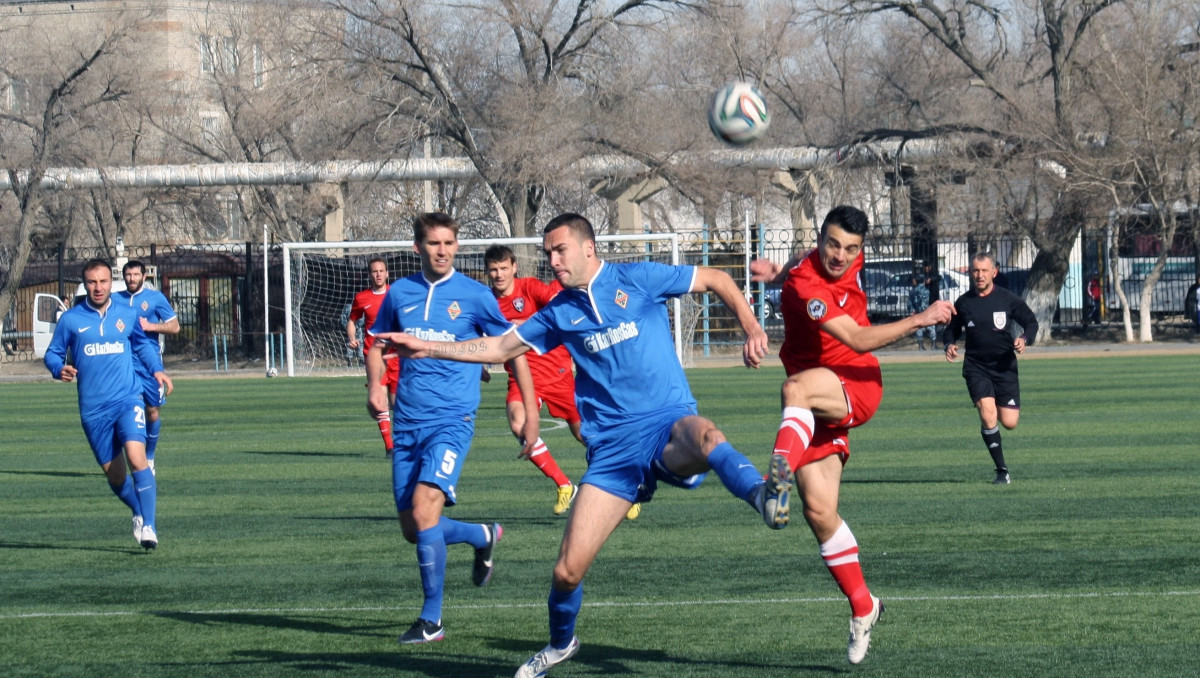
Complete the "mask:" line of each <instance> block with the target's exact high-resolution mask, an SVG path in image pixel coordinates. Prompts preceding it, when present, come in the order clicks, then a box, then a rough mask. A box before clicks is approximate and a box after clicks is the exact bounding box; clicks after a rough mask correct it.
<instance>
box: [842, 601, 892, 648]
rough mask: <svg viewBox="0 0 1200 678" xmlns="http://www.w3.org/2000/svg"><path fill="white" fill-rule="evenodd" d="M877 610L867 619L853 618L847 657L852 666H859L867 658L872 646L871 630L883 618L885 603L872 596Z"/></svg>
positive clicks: (872, 611) (866, 617)
mask: <svg viewBox="0 0 1200 678" xmlns="http://www.w3.org/2000/svg"><path fill="white" fill-rule="evenodd" d="M871 602H872V603H873V604H874V605H875V609H873V610H871V614H868V615H867V616H865V617H851V619H850V643H849V645H847V647H846V657H847V658H848V659H849V660H850V663H851V664H857V663H859V662H861V661H862V660H863V658H864V657H866V656H867V648H868V647H869V646H870V645H871V629H873V628H875V624H876V622H878V621H879V618H880V617H882V616H883V601H882V600H880V599H878V598H876V597H875V596H871Z"/></svg>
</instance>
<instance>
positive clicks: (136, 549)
mask: <svg viewBox="0 0 1200 678" xmlns="http://www.w3.org/2000/svg"><path fill="white" fill-rule="evenodd" d="M0 549H32V550H42V551H95V552H99V553H128V554H131V555H143V554H144V553H147V551H146V550H145V549H143V548H142V547H140V546H137V545H134V546H131V547H129V548H122V547H120V546H71V545H68V544H35V543H33V542H27V541H0Z"/></svg>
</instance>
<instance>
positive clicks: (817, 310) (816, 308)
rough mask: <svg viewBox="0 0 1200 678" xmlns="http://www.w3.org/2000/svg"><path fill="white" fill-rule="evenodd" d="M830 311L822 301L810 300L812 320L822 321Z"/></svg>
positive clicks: (809, 314)
mask: <svg viewBox="0 0 1200 678" xmlns="http://www.w3.org/2000/svg"><path fill="white" fill-rule="evenodd" d="M828 310H829V309H828V308H826V307H825V302H823V301H821V300H820V299H809V300H808V317H810V318H812V319H813V320H820V319H821V318H824V317H825V313H826V312H827V311H828Z"/></svg>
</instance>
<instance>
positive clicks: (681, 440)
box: [660, 416, 792, 530]
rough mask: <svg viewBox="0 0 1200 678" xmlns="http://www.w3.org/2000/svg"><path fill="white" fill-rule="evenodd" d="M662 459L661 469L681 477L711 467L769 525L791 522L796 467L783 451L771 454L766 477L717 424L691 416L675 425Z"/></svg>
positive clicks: (780, 527)
mask: <svg viewBox="0 0 1200 678" xmlns="http://www.w3.org/2000/svg"><path fill="white" fill-rule="evenodd" d="M661 463H662V466H663V467H664V468H663V469H660V471H662V470H665V471H668V472H669V473H670V474H673V475H675V476H677V477H679V478H680V479H684V478H688V477H689V476H695V475H698V474H704V473H706V472H707V471H708V470H709V469H711V470H713V471H715V472H716V474H717V477H718V478H720V479H721V483H722V484H723V485H725V488H726V489H728V490H729V492H730V493H731V494H733V496H735V497H737V498H739V499H741V500H743V501H745V502H746V503H748V504H750V506H752V507H754V509H755V510H756V511H758V512H759V514H760V515H761V516H762V518H763V521H764V522H765V523H766V524H767V526H768V527H770V528H772V529H776V530H778V529H782V528H783V527H786V526H787V522H788V494H789V492H790V490H791V480H792V471H791V468H790V467H789V466H788V462H787V459H786V458H784V457H783V456H782V455H772V456H771V462H770V468H769V469H768V472H767V473H766V474H765V479H764V474H763V473H761V472H759V471H758V470H757V469H756V468H755V466H754V464H753V463H752V462H751V461H750V460H749V459H747V458H746V455H744V454H742V453H741V452H738V451H737V449H735V448H734V447H733V445H731V444H729V442H728V441H726V440H725V434H724V433H722V432H721V430H720V429H718V428H717V426H716V424H714V423H713V422H712V421H710V420H708V419H705V418H704V417H700V416H688V417H683V418H681V419H680V420H679V421H677V422H675V425H674V426H673V427H672V429H671V440H670V442H668V443H667V445H666V447H665V448H664V449H663V453H662V462H661ZM674 484H678V483H674Z"/></svg>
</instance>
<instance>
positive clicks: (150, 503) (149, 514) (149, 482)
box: [117, 468, 158, 529]
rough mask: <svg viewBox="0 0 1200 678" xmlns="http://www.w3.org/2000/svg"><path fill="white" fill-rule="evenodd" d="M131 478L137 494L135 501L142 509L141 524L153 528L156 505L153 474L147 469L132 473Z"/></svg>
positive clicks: (156, 493) (155, 488) (156, 497)
mask: <svg viewBox="0 0 1200 678" xmlns="http://www.w3.org/2000/svg"><path fill="white" fill-rule="evenodd" d="M132 477H133V489H134V491H135V492H137V501H138V504H139V505H140V506H141V507H142V524H143V525H145V526H147V527H155V524H154V513H155V507H156V504H157V503H158V484H157V483H156V482H154V472H153V471H151V470H150V469H149V468H144V469H142V470H141V471H134V472H133V474H132ZM126 484H128V483H126ZM117 496H120V495H117ZM126 503H128V502H126ZM155 529H157V528H155Z"/></svg>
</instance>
